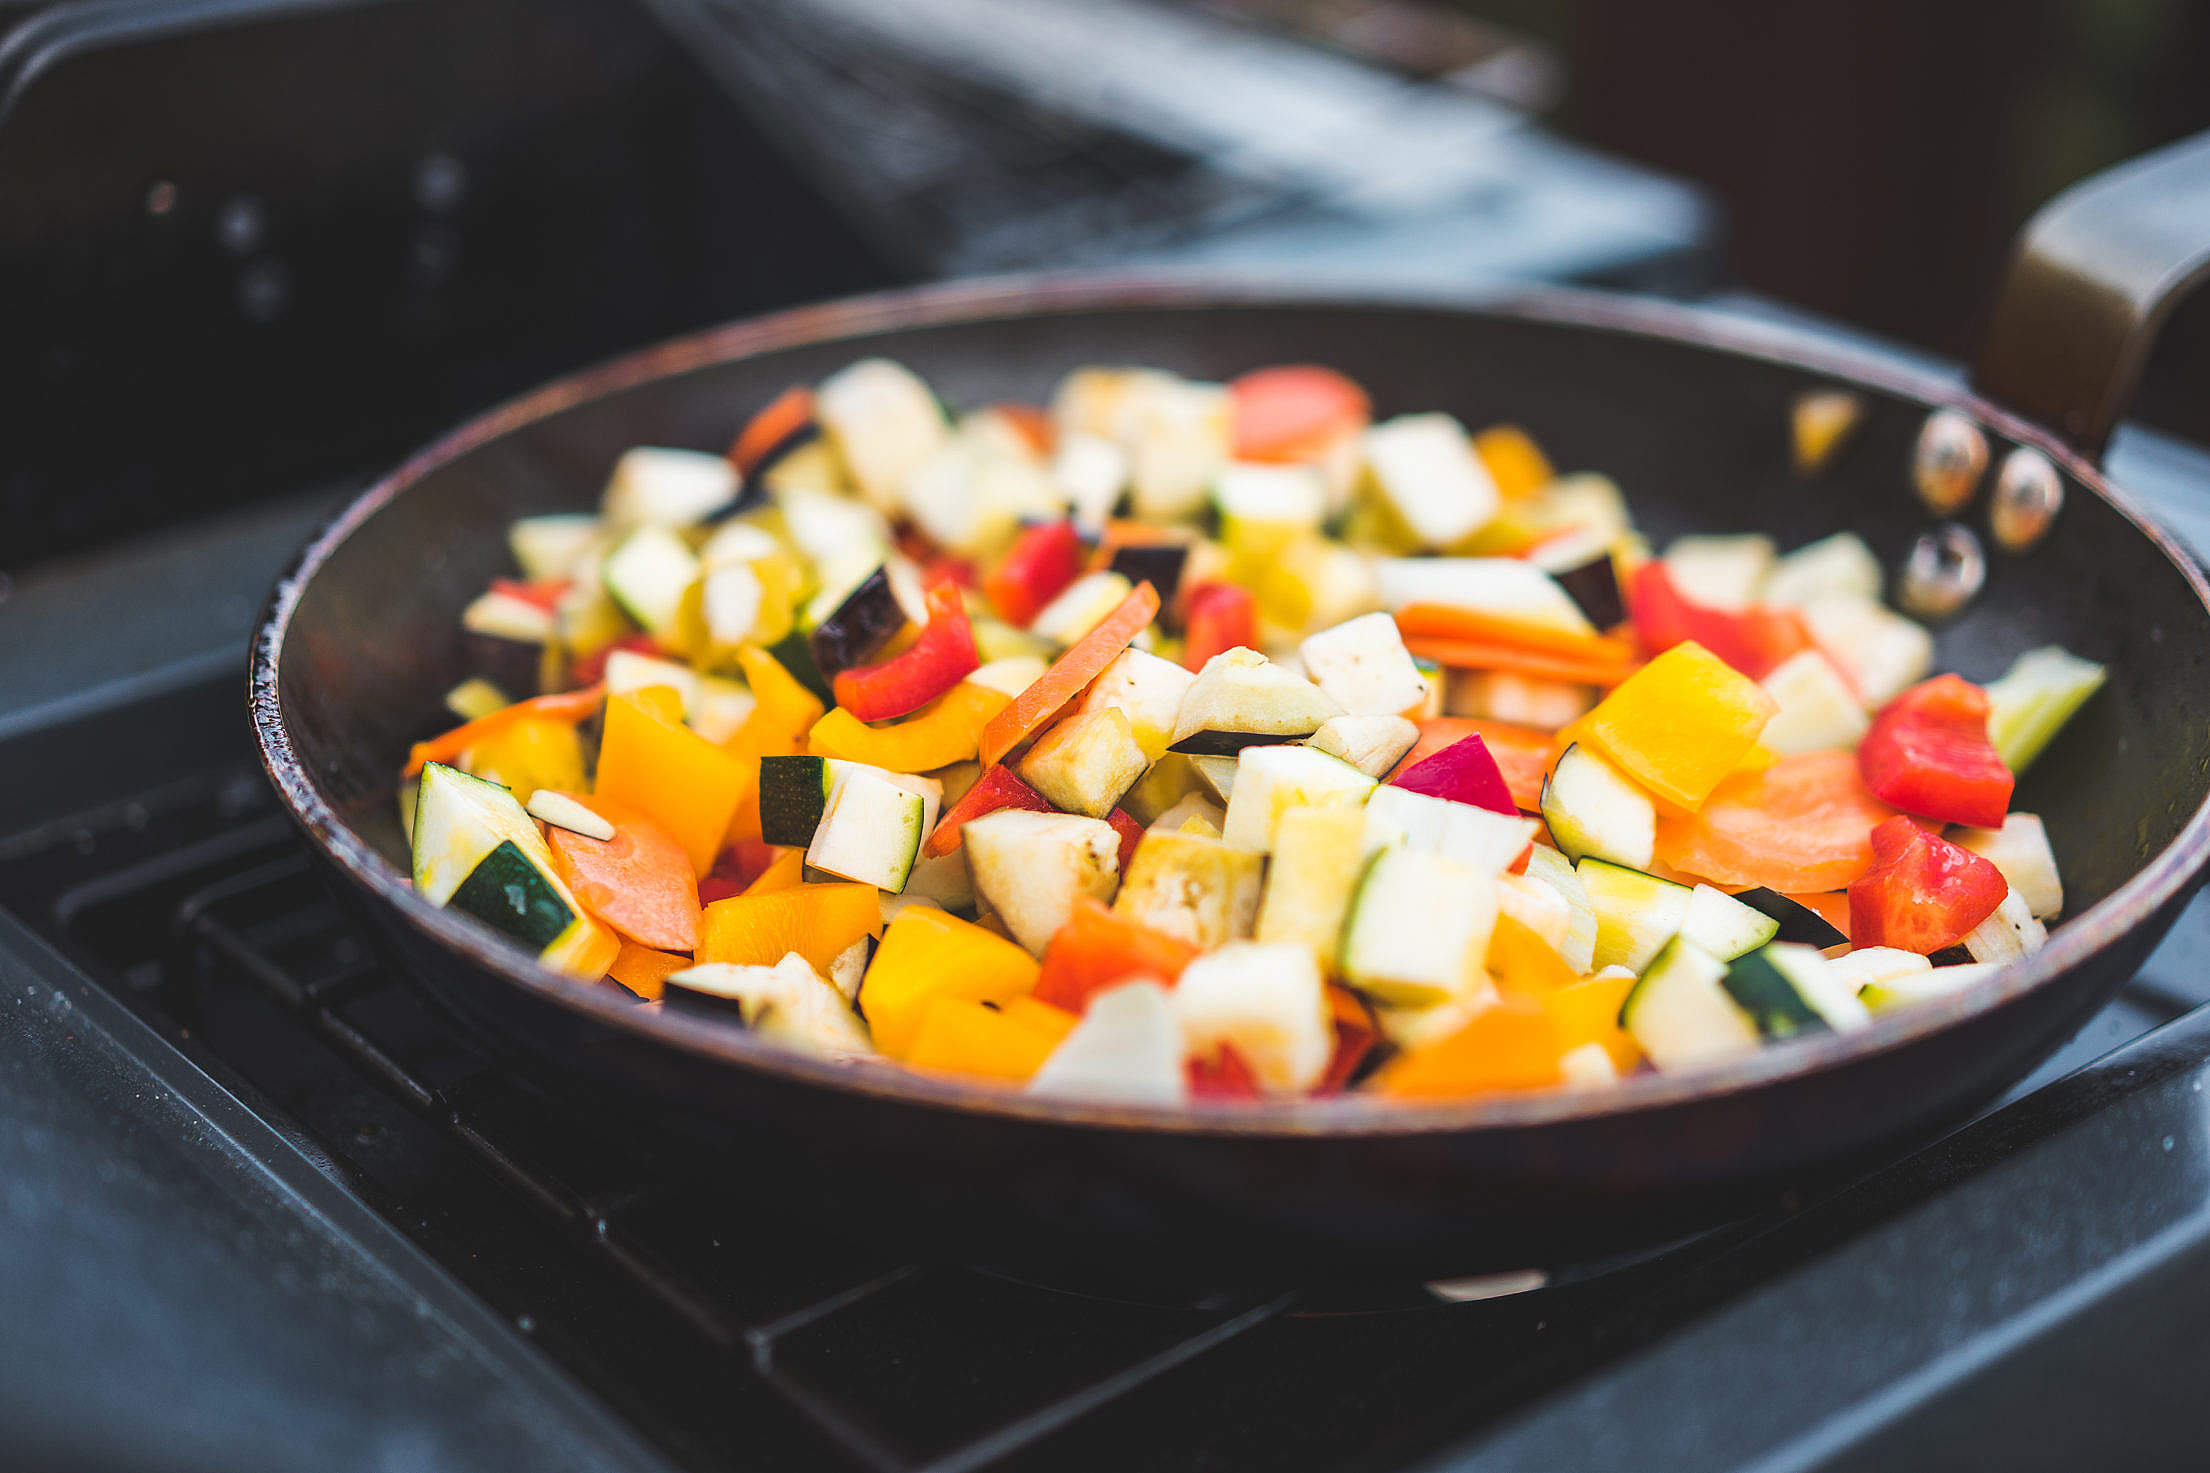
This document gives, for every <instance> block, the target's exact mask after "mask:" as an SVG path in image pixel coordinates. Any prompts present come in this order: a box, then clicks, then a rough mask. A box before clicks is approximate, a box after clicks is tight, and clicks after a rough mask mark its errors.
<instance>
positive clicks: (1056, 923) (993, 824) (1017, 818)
mask: <svg viewBox="0 0 2210 1473" xmlns="http://www.w3.org/2000/svg"><path fill="white" fill-rule="evenodd" d="M960 839H961V847H962V848H964V849H965V850H966V851H967V866H968V869H969V870H970V871H971V872H972V873H973V875H974V884H975V893H976V894H977V895H978V896H979V897H980V898H981V899H982V900H983V901H985V902H986V903H987V904H988V905H989V907H990V908H991V909H992V910H993V911H995V912H997V915H998V917H999V919H1001V920H1003V921H1004V922H1005V928H1006V929H1007V930H1008V931H1010V932H1012V934H1013V939H1014V940H1015V941H1018V942H1019V943H1020V944H1021V945H1023V946H1025V947H1027V948H1028V949H1029V950H1030V951H1031V952H1034V953H1035V954H1036V955H1038V956H1041V955H1042V954H1043V950H1044V947H1046V946H1047V945H1049V944H1050V942H1051V938H1052V936H1053V935H1054V934H1056V933H1057V931H1058V930H1059V928H1060V927H1061V926H1063V925H1065V924H1066V923H1067V917H1068V916H1070V915H1072V914H1073V913H1074V902H1075V901H1076V899H1078V898H1079V897H1082V896H1088V897H1089V898H1090V899H1092V900H1105V899H1108V898H1110V897H1111V895H1112V893H1113V885H1114V882H1115V881H1116V880H1117V879H1118V878H1119V872H1120V835H1119V834H1117V833H1115V832H1114V831H1113V826H1112V825H1111V824H1109V823H1106V822H1104V821H1103V820H1102V819H1095V818H1083V817H1081V816H1079V815H1077V814H1072V813H1028V812H1023V811H1021V810H1018V809H1012V808H1001V809H999V810H998V811H997V812H995V813H987V814H984V815H983V816H982V817H980V818H977V819H970V820H969V821H968V823H967V824H966V826H965V827H964V828H962V829H961V830H960Z"/></svg>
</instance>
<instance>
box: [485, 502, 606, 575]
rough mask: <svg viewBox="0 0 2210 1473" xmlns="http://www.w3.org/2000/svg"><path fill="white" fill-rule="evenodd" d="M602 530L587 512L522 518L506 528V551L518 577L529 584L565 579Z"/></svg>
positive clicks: (595, 544) (594, 543)
mask: <svg viewBox="0 0 2210 1473" xmlns="http://www.w3.org/2000/svg"><path fill="white" fill-rule="evenodd" d="M601 531H602V528H601V527H600V524H599V519H598V518H597V517H595V516H592V515H591V514H590V513H589V512H556V513H554V514H553V515H550V516H542V517H523V518H521V519H520V520H519V521H516V522H515V523H514V524H513V525H511V526H509V527H508V528H507V529H506V545H507V550H508V551H510V552H512V553H513V554H514V561H515V564H516V565H517V566H518V567H520V568H521V570H522V576H523V577H524V578H527V579H528V580H529V581H530V582H532V583H537V582H541V581H543V580H546V579H550V578H566V577H569V576H570V575H571V574H573V573H574V571H575V566H576V564H577V563H578V562H580V561H581V560H582V558H583V555H584V554H585V553H586V552H589V551H590V550H591V549H592V548H593V547H595V546H597V545H598V541H599V536H600V533H601Z"/></svg>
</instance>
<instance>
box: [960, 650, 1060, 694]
mask: <svg viewBox="0 0 2210 1473" xmlns="http://www.w3.org/2000/svg"><path fill="white" fill-rule="evenodd" d="M1050 668H1051V666H1050V665H1049V664H1048V663H1047V662H1046V661H1045V660H1044V658H1043V657H1042V656H1041V655H1006V656H1003V657H1002V658H999V659H995V660H992V661H990V663H989V664H987V665H984V666H983V667H982V668H981V669H979V670H977V671H975V672H974V673H973V674H972V675H970V676H968V677H967V679H968V680H969V681H970V682H972V683H973V684H975V685H979V686H981V687H982V688H983V689H985V690H994V691H996V692H997V693H998V694H1000V695H1003V696H1017V695H1019V694H1020V693H1021V692H1022V691H1024V690H1027V689H1028V688H1029V687H1030V686H1032V685H1034V684H1035V683H1036V682H1037V681H1039V680H1041V679H1043V678H1044V672H1045V671H1046V670H1049V669H1050Z"/></svg>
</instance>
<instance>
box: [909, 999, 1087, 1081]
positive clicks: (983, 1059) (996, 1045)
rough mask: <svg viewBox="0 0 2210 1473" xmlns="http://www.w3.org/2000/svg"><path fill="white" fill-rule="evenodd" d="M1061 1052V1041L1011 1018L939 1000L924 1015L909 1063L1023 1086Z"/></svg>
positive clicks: (963, 1001)
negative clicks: (1019, 1081) (1054, 1053)
mask: <svg viewBox="0 0 2210 1473" xmlns="http://www.w3.org/2000/svg"><path fill="white" fill-rule="evenodd" d="M1056 1047H1058V1040H1057V1039H1055V1038H1053V1037H1052V1036H1051V1035H1050V1034H1048V1033H1045V1032H1042V1031H1040V1030H1038V1029H1036V1028H1032V1027H1030V1026H1029V1025H1028V1024H1026V1023H1024V1022H1022V1021H1021V1020H1020V1019H1018V1018H1015V1017H1013V1016H1011V1015H1010V1014H1007V1013H1002V1012H999V1011H997V1010H995V1009H993V1008H987V1007H984V1006H983V1005H982V1004H981V1003H979V1002H974V1001H971V1000H970V999H968V998H964V997H939V998H936V999H935V1000H934V1001H932V1002H930V1003H929V1005H928V1011H927V1012H925V1013H923V1014H922V1015H921V1026H920V1028H919V1029H918V1030H917V1031H916V1032H915V1033H914V1035H913V1043H912V1046H911V1047H910V1048H908V1049H907V1051H906V1056H905V1061H906V1063H908V1064H910V1065H912V1066H913V1067H914V1068H916V1069H941V1070H943V1071H945V1072H946V1073H950V1074H980V1075H983V1076H986V1077H988V1078H991V1079H1009V1080H1022V1079H1026V1078H1028V1077H1029V1076H1030V1075H1031V1074H1034V1073H1035V1072H1036V1071H1037V1070H1038V1069H1039V1068H1041V1067H1042V1066H1043V1062H1044V1060H1045V1059H1047V1058H1049V1057H1051V1051H1052V1050H1053V1049H1054V1048H1056Z"/></svg>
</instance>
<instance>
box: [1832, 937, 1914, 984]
mask: <svg viewBox="0 0 2210 1473" xmlns="http://www.w3.org/2000/svg"><path fill="white" fill-rule="evenodd" d="M1828 964H1829V966H1830V967H1831V969H1832V972H1833V975H1834V977H1835V978H1836V979H1837V980H1838V981H1840V983H1841V984H1842V985H1843V986H1845V987H1848V988H1851V989H1852V990H1854V991H1857V992H1860V993H1861V992H1863V991H1864V989H1865V988H1867V987H1870V986H1872V985H1873V984H1874V983H1877V982H1887V981H1890V980H1892V979H1894V978H1896V977H1908V976H1909V975H1910V974H1911V973H1913V972H1923V971H1925V970H1926V969H1927V968H1928V967H1929V966H1931V965H1932V963H1930V962H1928V961H1927V960H1926V958H1925V957H1923V956H1920V955H1919V954H1918V953H1917V952H1915V951H1904V950H1902V949H1901V948H1899V947H1894V946H1860V947H1858V948H1856V949H1855V950H1854V951H1848V952H1844V953H1843V954H1842V955H1840V956H1837V957H1832V958H1830V959H1829V962H1828Z"/></svg>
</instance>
